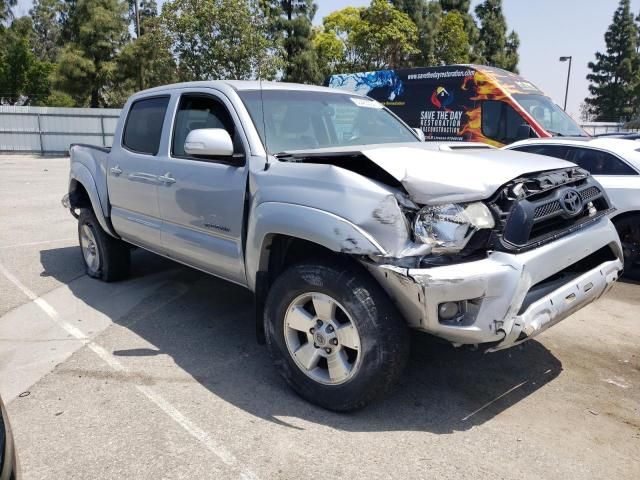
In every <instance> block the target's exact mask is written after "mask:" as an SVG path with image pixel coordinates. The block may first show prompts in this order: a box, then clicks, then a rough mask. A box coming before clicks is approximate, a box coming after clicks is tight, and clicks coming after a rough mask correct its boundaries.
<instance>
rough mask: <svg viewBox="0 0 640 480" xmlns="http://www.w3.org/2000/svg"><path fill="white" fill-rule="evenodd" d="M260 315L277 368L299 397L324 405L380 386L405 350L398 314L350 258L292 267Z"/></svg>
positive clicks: (334, 405) (341, 403)
mask: <svg viewBox="0 0 640 480" xmlns="http://www.w3.org/2000/svg"><path fill="white" fill-rule="evenodd" d="M318 319H321V323H322V325H319V324H318V323H317V321H318ZM264 321H265V334H266V340H267V346H268V348H269V353H270V354H271V357H272V359H273V361H274V364H275V366H276V368H277V369H278V371H279V372H280V374H281V375H282V376H283V377H284V379H285V380H286V382H287V383H288V384H289V385H290V386H291V387H292V388H293V390H295V391H296V392H297V393H298V394H299V395H300V396H301V397H303V398H304V399H306V400H308V401H309V402H311V403H314V404H316V405H319V406H321V407H324V408H327V409H329V410H334V411H338V412H346V411H351V410H356V409H359V408H362V407H364V406H365V405H367V404H368V403H370V402H371V401H372V400H374V399H375V398H376V397H378V396H380V395H382V394H383V393H385V392H386V391H387V390H389V389H390V388H391V386H392V385H393V384H394V382H395V381H396V380H397V379H398V377H399V376H400V374H401V373H402V371H403V369H404V366H405V364H406V362H407V358H408V356H409V333H408V327H407V326H406V324H405V322H404V319H403V318H402V317H401V315H400V314H399V313H398V311H397V310H396V308H395V307H394V305H393V304H392V303H391V300H390V299H389V297H388V296H387V294H386V293H385V292H384V291H383V290H382V288H380V286H379V285H378V284H377V283H376V282H375V281H374V280H373V279H372V278H371V277H370V276H369V275H368V274H367V273H366V271H364V269H363V268H362V267H360V266H359V265H357V264H352V263H350V262H349V263H346V262H345V263H344V264H342V265H341V264H339V263H337V262H333V261H321V262H308V263H307V262H305V263H301V264H297V265H294V266H292V267H290V268H289V269H288V270H286V271H285V272H284V273H283V274H282V275H280V276H279V277H278V278H277V279H276V280H275V282H274V284H273V286H272V287H271V289H270V291H269V294H268V296H267V300H266V305H265V319H264ZM307 327H308V330H307ZM312 328H313V330H311V329H312ZM312 332H313V333H312ZM354 332H355V334H354ZM332 342H333V343H332ZM354 347H355V348H354ZM327 348H328V349H330V353H329V351H328V350H326V349H327ZM303 365H305V366H303ZM330 365H331V368H329V367H330ZM314 366H315V368H314Z"/></svg>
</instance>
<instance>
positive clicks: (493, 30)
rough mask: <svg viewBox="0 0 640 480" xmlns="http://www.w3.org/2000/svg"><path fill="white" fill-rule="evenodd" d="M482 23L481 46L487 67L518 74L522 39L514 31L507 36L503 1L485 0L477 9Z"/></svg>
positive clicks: (477, 14)
mask: <svg viewBox="0 0 640 480" xmlns="http://www.w3.org/2000/svg"><path fill="white" fill-rule="evenodd" d="M476 16H477V17H478V20H479V21H480V35H479V45H481V46H482V56H483V57H484V60H485V62H486V64H487V65H491V66H494V67H498V68H504V69H505V70H509V71H511V72H514V73H518V60H519V57H518V47H519V46H520V39H519V38H518V34H517V33H516V32H514V31H513V30H512V31H511V32H510V33H509V34H508V35H507V21H506V19H505V18H504V14H503V13H502V0H485V1H484V2H482V3H481V4H479V5H478V6H477V7H476Z"/></svg>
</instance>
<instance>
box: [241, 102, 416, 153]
mask: <svg viewBox="0 0 640 480" xmlns="http://www.w3.org/2000/svg"><path fill="white" fill-rule="evenodd" d="M238 95H239V96H240V98H241V99H242V101H243V102H244V104H245V106H246V107H247V110H248V111H249V115H251V119H252V120H253V123H254V125H255V126H256V130H258V133H259V135H260V138H261V139H262V143H263V144H264V145H265V148H266V150H267V151H268V152H269V153H272V154H275V153H280V152H285V151H292V150H313V149H316V148H327V147H342V146H348V145H362V144H371V143H397V142H419V141H420V140H419V139H418V138H417V136H416V135H415V134H414V133H413V132H412V131H411V129H410V128H409V127H408V126H407V125H405V124H404V123H403V122H402V121H401V120H399V119H398V118H397V117H396V116H395V115H393V114H392V113H391V112H389V111H388V110H387V109H386V108H385V107H384V106H383V105H382V104H380V103H378V102H376V101H375V100H371V99H369V98H364V97H359V96H356V95H353V96H352V95H345V94H343V93H331V92H318V91H315V92H309V91H301V90H263V91H262V93H261V92H260V90H247V91H240V92H238ZM263 104H264V114H263V110H262V108H263V107H262V105H263ZM265 130H266V131H265Z"/></svg>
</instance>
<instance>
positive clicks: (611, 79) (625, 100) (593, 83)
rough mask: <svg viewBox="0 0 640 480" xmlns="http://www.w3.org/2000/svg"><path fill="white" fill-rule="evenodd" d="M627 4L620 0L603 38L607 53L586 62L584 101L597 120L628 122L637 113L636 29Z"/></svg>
mask: <svg viewBox="0 0 640 480" xmlns="http://www.w3.org/2000/svg"><path fill="white" fill-rule="evenodd" d="M629 4H630V0H620V3H619V6H618V9H617V10H616V11H615V13H614V15H613V22H612V24H611V25H610V26H609V29H608V30H607V32H606V33H605V35H604V39H605V44H606V52H604V53H601V52H596V55H595V56H596V61H595V62H589V68H590V69H591V72H592V73H590V74H588V75H587V80H589V82H590V85H589V93H590V94H591V95H590V97H588V98H586V99H585V102H586V103H587V105H588V106H589V112H590V114H592V115H594V116H595V117H596V120H598V121H620V120H628V119H630V118H632V117H634V116H635V115H636V114H637V112H638V96H637V92H638V86H639V85H640V82H639V78H638V77H639V71H640V56H639V54H638V50H637V48H638V26H637V25H636V23H635V22H634V17H633V14H632V13H631V7H630V5H629Z"/></svg>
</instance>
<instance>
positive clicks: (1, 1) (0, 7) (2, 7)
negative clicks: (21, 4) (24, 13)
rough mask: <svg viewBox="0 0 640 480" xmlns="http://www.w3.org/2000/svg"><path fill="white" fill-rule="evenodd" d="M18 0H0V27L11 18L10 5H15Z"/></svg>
mask: <svg viewBox="0 0 640 480" xmlns="http://www.w3.org/2000/svg"><path fill="white" fill-rule="evenodd" d="M17 3H18V0H0V28H2V25H1V24H2V23H3V22H6V21H8V20H12V19H13V12H12V11H11V8H12V7H15V6H16V5H17Z"/></svg>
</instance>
